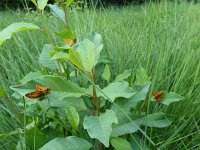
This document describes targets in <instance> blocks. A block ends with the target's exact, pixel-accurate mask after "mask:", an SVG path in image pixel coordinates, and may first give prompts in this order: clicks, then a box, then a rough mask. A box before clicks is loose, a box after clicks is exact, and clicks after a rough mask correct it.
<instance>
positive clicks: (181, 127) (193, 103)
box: [0, 3, 200, 150]
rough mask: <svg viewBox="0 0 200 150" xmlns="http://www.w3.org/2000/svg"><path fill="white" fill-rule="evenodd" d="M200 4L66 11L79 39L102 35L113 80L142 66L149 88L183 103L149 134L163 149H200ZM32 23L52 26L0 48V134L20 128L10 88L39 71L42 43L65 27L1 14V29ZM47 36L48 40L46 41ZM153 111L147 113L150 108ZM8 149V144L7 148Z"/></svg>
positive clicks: (33, 17) (42, 19) (54, 21)
mask: <svg viewBox="0 0 200 150" xmlns="http://www.w3.org/2000/svg"><path fill="white" fill-rule="evenodd" d="M199 16H200V6H199V5H194V4H188V3H187V4H172V3H161V4H149V5H147V6H142V7H139V6H128V7H121V8H115V7H112V8H109V9H99V10H96V11H94V10H85V11H83V12H71V13H70V25H71V28H73V29H75V31H76V33H77V36H78V37H80V38H84V36H85V34H86V33H87V32H90V31H91V30H96V31H97V32H98V33H100V34H102V37H103V42H104V51H103V53H104V54H107V55H108V56H110V57H111V58H112V59H113V65H112V73H113V76H114V75H116V74H118V73H121V72H122V71H123V70H124V69H128V68H132V69H136V68H138V67H139V66H142V67H143V68H145V69H146V70H147V72H148V75H149V76H150V78H151V81H152V90H154V91H156V90H168V91H174V92H176V93H178V94H180V95H182V96H184V97H185V99H184V101H181V102H179V103H176V104H172V105H170V106H169V107H163V108H162V106H159V107H160V108H159V109H162V111H163V112H166V113H167V114H171V115H176V120H175V122H174V123H173V124H172V125H171V126H170V127H169V128H165V129H161V130H157V129H156V130H155V129H153V130H152V131H151V132H150V133H148V135H150V137H151V138H152V140H153V141H154V142H155V143H157V145H156V147H157V148H162V149H174V146H175V145H176V148H175V149H192V148H197V147H199V145H200V144H199V143H200V134H199V123H200V117H199V114H200V113H199V107H200V92H199V91H200V78H199V77H200V70H199V69H200V61H199V58H200V18H199ZM21 21H25V22H33V23H35V24H37V25H39V26H41V27H42V28H47V27H48V28H50V29H51V30H52V34H51V35H48V34H47V33H45V32H41V31H30V32H23V33H19V34H17V35H15V36H14V37H13V38H12V39H11V40H9V41H8V42H6V43H4V44H3V46H2V47H0V84H1V85H2V87H3V89H4V91H5V93H6V97H1V98H0V119H1V121H0V133H5V132H8V131H13V130H15V129H16V128H18V127H20V126H22V125H21V123H20V121H19V120H17V119H16V117H15V115H16V113H17V107H16V105H15V103H14V99H13V98H11V94H12V91H10V89H9V87H10V86H11V85H15V84H18V83H19V81H20V79H22V78H23V76H24V75H25V74H27V73H28V72H30V71H37V70H41V69H42V67H41V66H40V64H39V63H38V55H39V53H40V52H41V50H42V46H43V44H45V43H54V42H55V41H57V40H58V39H57V38H56V37H55V35H54V34H53V31H59V30H62V27H63V24H62V23H61V22H60V21H59V20H58V19H57V18H55V17H53V16H49V17H48V18H45V17H44V16H40V15H38V14H37V13H22V12H0V30H2V29H3V28H5V27H6V26H8V25H9V24H11V23H13V22H21ZM50 37H51V38H50ZM150 111H151V110H150ZM17 138H18V137H17V136H16V137H15V136H14V137H11V138H8V139H6V140H3V141H2V142H1V143H0V149H8V150H10V149H15V148H13V147H15V144H16V142H17ZM8 145H9V146H8Z"/></svg>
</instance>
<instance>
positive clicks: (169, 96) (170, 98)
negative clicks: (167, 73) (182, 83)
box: [160, 92, 184, 105]
mask: <svg viewBox="0 0 200 150" xmlns="http://www.w3.org/2000/svg"><path fill="white" fill-rule="evenodd" d="M183 99H184V97H182V96H180V95H178V94H176V93H174V92H170V93H166V94H165V95H164V97H163V99H161V101H160V103H162V104H164V105H170V104H171V103H173V102H178V101H180V100H183Z"/></svg>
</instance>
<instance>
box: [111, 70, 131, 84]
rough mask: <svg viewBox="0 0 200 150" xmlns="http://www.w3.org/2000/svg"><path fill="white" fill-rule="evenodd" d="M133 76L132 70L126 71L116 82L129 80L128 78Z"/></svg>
mask: <svg viewBox="0 0 200 150" xmlns="http://www.w3.org/2000/svg"><path fill="white" fill-rule="evenodd" d="M130 76H131V70H124V71H123V73H122V74H119V75H118V76H117V77H116V78H115V81H114V82H119V81H123V80H125V79H127V78H128V77H130Z"/></svg>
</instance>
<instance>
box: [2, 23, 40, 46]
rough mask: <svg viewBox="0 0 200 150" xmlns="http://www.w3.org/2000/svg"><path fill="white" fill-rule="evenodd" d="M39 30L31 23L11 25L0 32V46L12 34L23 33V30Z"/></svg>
mask: <svg viewBox="0 0 200 150" xmlns="http://www.w3.org/2000/svg"><path fill="white" fill-rule="evenodd" d="M39 29H40V28H39V27H38V26H36V25H34V24H32V23H26V22H21V23H13V24H11V25H10V26H8V27H7V28H5V29H3V30H2V31H1V32H0V46H1V45H2V44H3V42H5V41H6V40H7V39H10V38H11V37H12V35H13V34H15V33H17V32H20V31H24V30H39Z"/></svg>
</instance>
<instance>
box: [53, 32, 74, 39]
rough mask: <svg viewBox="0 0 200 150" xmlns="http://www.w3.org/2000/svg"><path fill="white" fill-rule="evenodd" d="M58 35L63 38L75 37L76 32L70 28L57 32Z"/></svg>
mask: <svg viewBox="0 0 200 150" xmlns="http://www.w3.org/2000/svg"><path fill="white" fill-rule="evenodd" d="M55 33H56V35H58V36H60V37H62V38H74V34H73V33H72V31H70V30H63V31H61V32H55Z"/></svg>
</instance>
